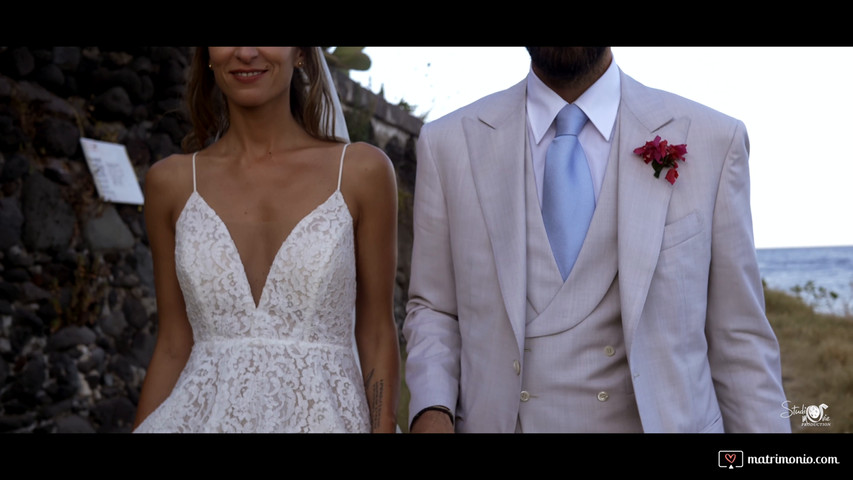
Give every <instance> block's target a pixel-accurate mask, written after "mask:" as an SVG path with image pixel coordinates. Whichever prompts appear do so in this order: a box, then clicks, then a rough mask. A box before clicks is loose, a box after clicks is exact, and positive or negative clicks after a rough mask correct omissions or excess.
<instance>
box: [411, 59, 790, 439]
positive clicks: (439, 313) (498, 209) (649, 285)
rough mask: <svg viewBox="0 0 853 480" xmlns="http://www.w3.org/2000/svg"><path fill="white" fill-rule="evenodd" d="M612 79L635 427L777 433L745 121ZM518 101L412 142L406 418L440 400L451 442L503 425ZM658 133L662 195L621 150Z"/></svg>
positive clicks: (508, 401)
mask: <svg viewBox="0 0 853 480" xmlns="http://www.w3.org/2000/svg"><path fill="white" fill-rule="evenodd" d="M620 75H621V85H622V86H621V88H622V99H621V103H620V106H619V113H618V116H617V120H616V121H617V123H618V128H619V131H620V136H619V143H618V144H617V145H613V147H612V148H614V149H618V151H616V152H611V157H610V158H611V161H613V160H614V159H615V161H618V162H619V164H618V166H619V177H618V192H617V197H618V198H617V202H618V203H617V232H618V233H617V237H618V271H619V289H620V301H621V310H622V324H623V331H624V337H625V347H626V350H627V354H628V362H629V366H630V369H631V375H632V380H633V384H634V391H635V395H636V400H637V405H638V409H639V412H640V417H641V420H642V424H643V429H644V431H646V432H722V431H726V432H787V431H790V426H789V421H788V419H787V418H783V416H782V414H783V413H784V411H785V409H784V408H783V406H782V404H783V402H784V401H785V396H784V393H783V389H782V382H781V373H780V361H779V346H778V343H777V341H776V338H775V335H774V334H773V331H772V330H771V328H770V325H769V323H768V321H767V319H766V316H765V314H764V296H763V290H762V285H761V280H760V277H759V272H758V266H757V261H756V255H755V249H754V244H753V233H752V218H751V213H750V199H749V170H748V151H749V145H748V139H747V134H746V130H745V127H744V125H743V124H742V123H741V122H740V121H738V120H736V119H733V118H731V117H728V116H725V115H723V114H721V113H719V112H716V111H714V110H711V109H709V108H707V107H705V106H702V105H700V104H697V103H695V102H692V101H689V100H686V99H684V98H681V97H678V96H676V95H673V94H670V93H667V92H663V91H660V90H654V89H650V88H648V87H645V86H643V85H641V84H639V83H638V82H636V81H635V80H633V79H631V78H630V77H628V76H627V75H625V74H624V73H621V72H620ZM525 96H526V82H521V83H519V84H517V85H515V86H514V87H511V88H509V89H507V90H505V91H502V92H498V93H495V94H492V95H490V96H488V97H485V98H483V99H481V100H479V101H477V102H475V103H473V104H471V105H469V106H467V107H464V108H462V109H460V110H457V111H455V112H453V113H451V114H449V115H446V116H445V117H442V118H440V119H438V120H436V121H434V122H431V123H429V124H427V125H425V126H424V128H423V130H422V131H421V134H420V138H419V141H418V150H417V154H418V157H417V158H418V166H417V177H416V187H415V206H414V245H413V254H412V273H411V279H410V291H409V303H408V305H407V318H406V321H405V323H404V327H403V333H404V335H405V338H406V342H407V353H408V356H407V359H406V377H405V378H406V383H407V386H408V388H409V390H410V393H411V402H410V405H409V415H410V421H411V417H412V416H413V415H414V414H416V413H417V412H418V411H420V410H421V409H422V408H424V407H427V406H430V405H446V406H448V407H450V408H451V409H452V410H453V411H454V413H455V415H456V429H457V431H460V432H512V431H514V429H515V425H516V419H517V414H518V408H519V402H520V399H519V392H520V391H521V375H520V373H519V372H520V371H523V369H519V362H522V361H523V354H522V351H521V350H522V348H523V345H524V338H525V302H526V278H525V275H526V273H525V272H526V268H525V267H526V266H525V261H526V254H525V207H524V205H525V204H524V191H525V190H524V161H525V159H528V155H529V153H528V151H527V149H526V148H525V144H526V142H525V138H526V136H527V126H526V117H525V113H524V112H525ZM656 135H660V136H661V138H662V139H665V140H667V141H669V142H670V143H671V144H682V143H684V144H686V145H687V150H688V154H687V156H686V158H687V160H686V162H685V163H684V164H682V165H681V166H680V168H679V173H680V177H679V178H678V180H677V181H676V183H675V185H670V183H669V182H667V181H666V180H665V179H664V178H663V175H661V178H655V177H654V176H653V172H652V168H651V167H650V166H649V165H647V164H645V163H644V162H643V161H642V160H641V159H640V157H639V156H637V155H636V154H634V153H633V150H634V148H636V147H639V146H641V145H643V144H644V143H645V142H646V141H649V140H652V139H653V138H654V137H655V136H656ZM614 153H615V156H614ZM586 248H588V247H587V246H584V249H586ZM566 321H573V320H572V319H570V318H567V319H566ZM555 330H556V328H555ZM567 368H570V367H567ZM567 414H570V412H567Z"/></svg>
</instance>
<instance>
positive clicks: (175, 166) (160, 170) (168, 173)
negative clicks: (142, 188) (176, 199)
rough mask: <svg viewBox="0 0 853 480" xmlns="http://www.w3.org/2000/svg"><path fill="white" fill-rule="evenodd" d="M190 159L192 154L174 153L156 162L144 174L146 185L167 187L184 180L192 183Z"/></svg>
mask: <svg viewBox="0 0 853 480" xmlns="http://www.w3.org/2000/svg"><path fill="white" fill-rule="evenodd" d="M192 157H193V154H180V153H176V154H172V155H169V156H168V157H165V158H163V159H160V160H157V161H156V162H154V164H152V165H151V167H149V168H148V173H146V174H145V182H146V184H148V183H149V182H153V184H154V186H164V187H168V186H171V184H173V183H176V182H180V181H182V180H184V179H186V178H189V179H190V182H192Z"/></svg>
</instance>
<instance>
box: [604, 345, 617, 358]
mask: <svg viewBox="0 0 853 480" xmlns="http://www.w3.org/2000/svg"><path fill="white" fill-rule="evenodd" d="M604 354H605V355H607V356H608V357H612V356H613V355H615V354H616V349H615V348H613V347H611V346H610V345H608V346H606V347H604Z"/></svg>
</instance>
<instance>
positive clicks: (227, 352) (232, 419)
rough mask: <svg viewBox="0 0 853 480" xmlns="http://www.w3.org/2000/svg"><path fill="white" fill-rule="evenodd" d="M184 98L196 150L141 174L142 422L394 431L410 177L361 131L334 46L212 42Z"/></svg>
mask: <svg viewBox="0 0 853 480" xmlns="http://www.w3.org/2000/svg"><path fill="white" fill-rule="evenodd" d="M187 102H188V106H189V111H190V116H191V119H192V122H193V131H192V132H191V133H190V134H189V135H188V136H187V138H185V139H184V145H183V146H184V150H185V151H186V152H193V153H188V154H182V155H172V156H170V157H168V158H165V159H163V160H161V161H158V162H157V163H156V164H154V165H153V166H152V167H151V169H150V170H149V172H148V174H147V175H146V179H145V192H146V193H145V203H146V204H145V222H146V227H147V229H148V238H149V242H150V245H151V251H152V255H153V258H154V273H155V286H156V298H157V309H158V334H157V335H158V336H157V344H156V347H155V349H154V353H153V355H152V358H151V362H150V364H149V366H148V370H147V374H146V378H145V381H144V384H143V387H142V391H141V394H140V398H139V403H138V409H137V415H136V420H135V422H134V431H135V432H371V431H372V432H394V431H395V430H396V409H397V397H398V390H399V361H400V360H399V345H398V341H397V338H398V336H397V330H396V326H395V323H394V319H393V313H392V311H393V289H394V278H395V272H396V251H397V249H396V234H397V232H396V225H397V210H396V208H397V190H396V180H395V175H394V170H393V167H392V165H391V163H390V161H389V160H388V157H387V156H386V155H385V154H384V153H383V152H382V151H381V150H379V149H378V148H375V147H373V146H371V145H368V144H365V143H355V144H349V143H348V136H347V134H346V128H345V125H344V121H343V115H342V113H341V109H340V104H339V101H338V99H337V94H336V92H335V90H334V84H333V83H332V81H331V77H330V75H329V71H328V67H327V66H326V62H325V59H324V57H323V52H322V50H321V49H320V48H319V47H208V48H203V47H199V48H197V49H196V52H195V54H194V58H193V61H192V66H191V72H190V78H189V82H188V88H187ZM353 342H355V343H356V345H357V349H356V348H354V345H353ZM355 352H357V354H356V353H355Z"/></svg>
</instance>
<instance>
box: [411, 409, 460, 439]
mask: <svg viewBox="0 0 853 480" xmlns="http://www.w3.org/2000/svg"><path fill="white" fill-rule="evenodd" d="M409 432H410V433H453V423H452V422H451V421H450V415H448V414H447V412H443V411H440V410H427V411H425V412H423V413H422V414H420V415H418V418H416V419H415V421H414V422H412V428H411V429H410V430H409Z"/></svg>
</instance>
